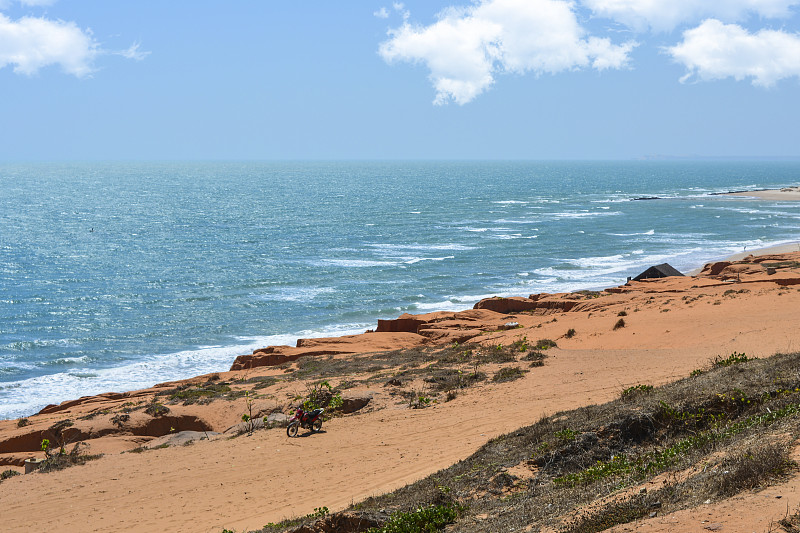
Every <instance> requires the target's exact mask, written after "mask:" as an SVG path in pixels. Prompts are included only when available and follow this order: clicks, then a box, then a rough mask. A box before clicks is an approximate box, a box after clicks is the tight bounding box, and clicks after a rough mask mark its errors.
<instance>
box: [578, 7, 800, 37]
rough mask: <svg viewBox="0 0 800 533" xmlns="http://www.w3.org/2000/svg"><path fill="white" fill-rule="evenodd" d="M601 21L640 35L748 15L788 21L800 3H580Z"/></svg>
mask: <svg viewBox="0 0 800 533" xmlns="http://www.w3.org/2000/svg"><path fill="white" fill-rule="evenodd" d="M581 1H582V3H583V5H585V6H586V7H588V8H589V9H591V10H592V11H594V13H595V14H597V15H600V16H602V17H608V18H611V19H614V20H616V21H618V22H621V23H623V24H625V25H627V26H630V27H631V28H634V29H636V30H639V31H644V30H647V29H648V28H652V29H654V30H656V31H667V30H672V29H674V28H675V27H677V26H678V25H680V24H684V23H696V22H698V21H700V20H703V19H704V18H717V19H722V20H725V21H729V22H733V21H738V20H744V19H746V18H747V17H749V16H750V15H758V16H759V17H763V18H776V17H787V16H789V15H790V14H791V13H790V8H792V7H794V6H797V5H800V0H581Z"/></svg>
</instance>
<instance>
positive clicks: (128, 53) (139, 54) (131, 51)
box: [116, 43, 150, 61]
mask: <svg viewBox="0 0 800 533" xmlns="http://www.w3.org/2000/svg"><path fill="white" fill-rule="evenodd" d="M139 46H141V45H140V43H133V44H132V45H130V47H128V49H126V50H122V51H120V52H116V54H117V55H121V56H122V57H124V58H125V59H134V60H136V61H141V60H143V59H144V58H145V57H147V56H149V55H150V52H145V51H143V50H139Z"/></svg>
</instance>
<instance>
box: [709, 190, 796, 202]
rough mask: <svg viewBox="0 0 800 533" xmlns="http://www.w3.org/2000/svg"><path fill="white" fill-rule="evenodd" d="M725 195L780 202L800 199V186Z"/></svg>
mask: <svg viewBox="0 0 800 533" xmlns="http://www.w3.org/2000/svg"><path fill="white" fill-rule="evenodd" d="M724 196H738V197H741V198H755V199H759V200H776V201H779V202H784V201H786V202H797V201H800V187H785V188H783V189H767V190H762V191H740V192H731V193H727V194H725V195H724Z"/></svg>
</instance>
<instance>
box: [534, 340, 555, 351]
mask: <svg viewBox="0 0 800 533" xmlns="http://www.w3.org/2000/svg"><path fill="white" fill-rule="evenodd" d="M557 347H558V345H557V344H556V341H552V340H550V339H539V340H538V341H536V346H534V348H536V349H537V350H547V349H548V348H557Z"/></svg>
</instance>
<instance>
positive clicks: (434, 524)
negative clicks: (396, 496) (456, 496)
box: [367, 505, 462, 533]
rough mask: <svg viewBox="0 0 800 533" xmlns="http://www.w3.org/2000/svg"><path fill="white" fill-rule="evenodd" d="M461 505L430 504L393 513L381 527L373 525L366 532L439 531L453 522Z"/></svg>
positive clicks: (423, 532) (405, 532)
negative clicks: (414, 509)
mask: <svg viewBox="0 0 800 533" xmlns="http://www.w3.org/2000/svg"><path fill="white" fill-rule="evenodd" d="M461 511H462V508H461V507H456V506H451V505H431V506H429V507H420V508H419V509H417V510H416V511H412V512H410V513H404V512H402V511H398V512H396V513H393V514H392V516H391V518H389V521H388V522H386V523H385V524H384V525H383V526H381V527H373V528H370V529H368V530H367V533H429V532H431V533H432V532H434V531H441V530H442V529H444V527H445V526H446V525H448V524H452V523H453V522H455V520H456V518H458V515H459V513H460V512H461Z"/></svg>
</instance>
